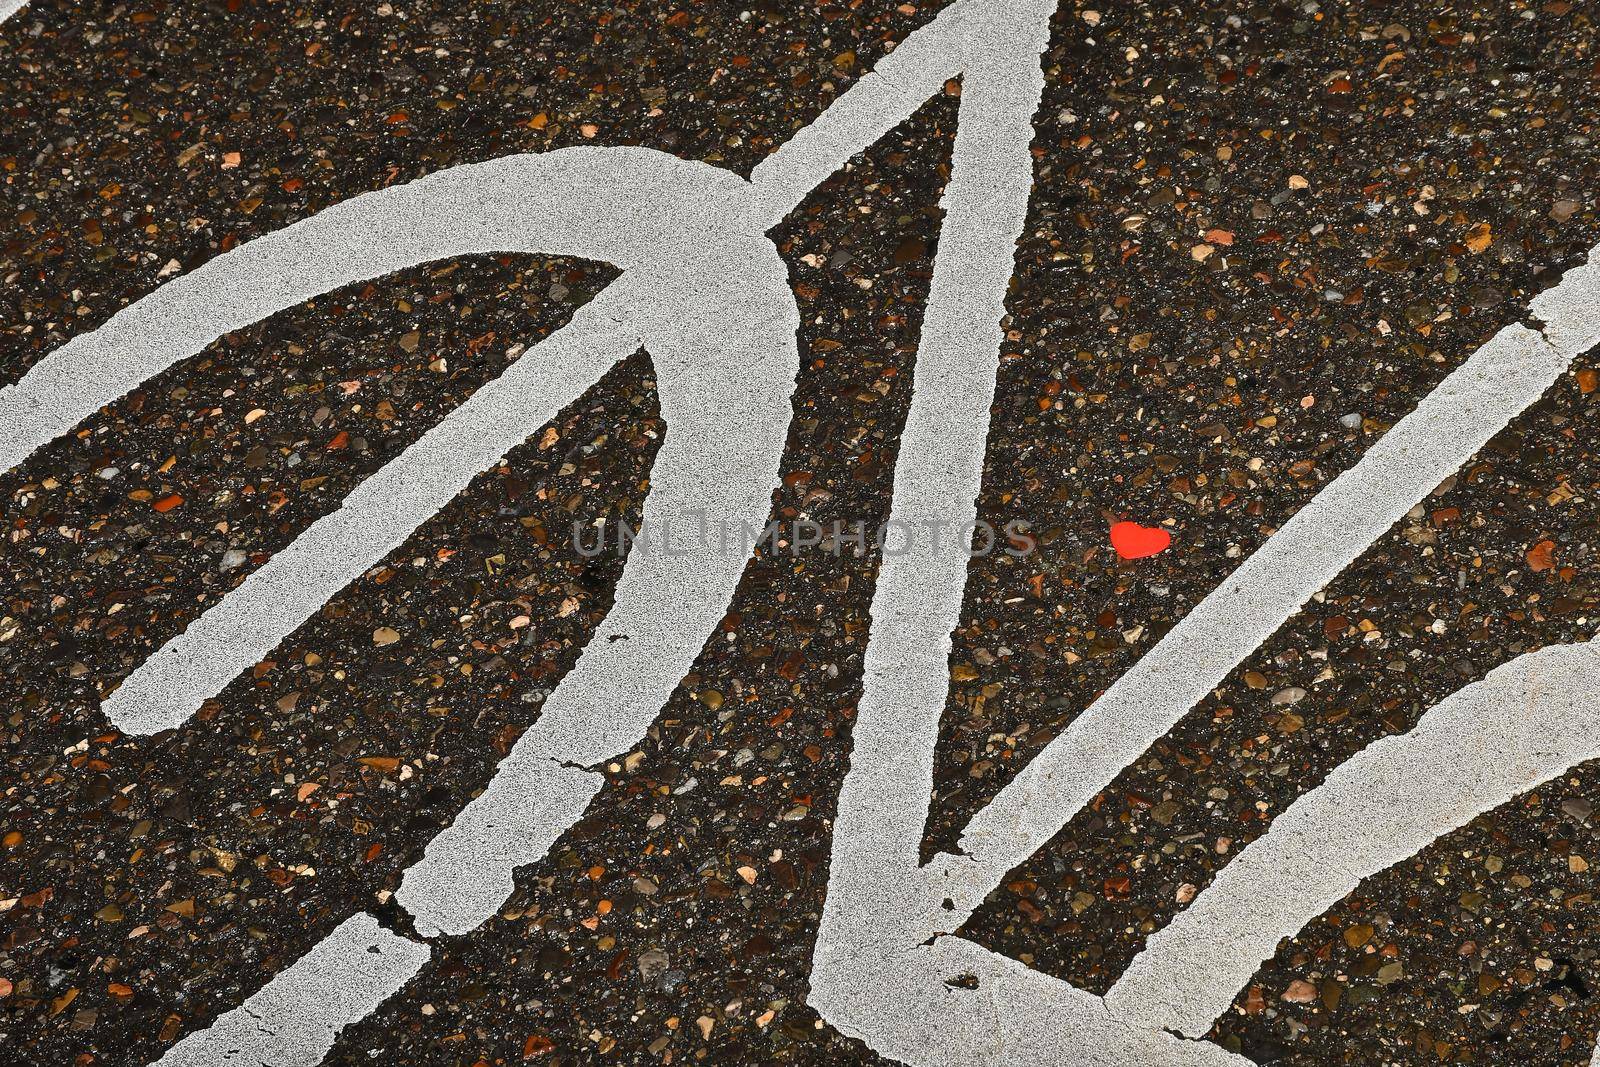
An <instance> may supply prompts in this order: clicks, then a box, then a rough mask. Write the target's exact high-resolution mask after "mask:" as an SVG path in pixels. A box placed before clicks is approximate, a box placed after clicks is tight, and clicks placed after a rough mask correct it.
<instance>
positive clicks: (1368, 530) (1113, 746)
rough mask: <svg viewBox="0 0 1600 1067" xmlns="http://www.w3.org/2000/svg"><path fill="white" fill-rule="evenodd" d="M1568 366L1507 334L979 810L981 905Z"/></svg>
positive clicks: (975, 846) (974, 867) (1545, 347)
mask: <svg viewBox="0 0 1600 1067" xmlns="http://www.w3.org/2000/svg"><path fill="white" fill-rule="evenodd" d="M1568 362H1569V361H1568V359H1567V358H1566V357H1564V356H1562V355H1561V354H1560V353H1558V352H1557V351H1556V350H1555V349H1554V348H1552V347H1551V346H1550V345H1549V344H1547V343H1546V342H1545V341H1544V339H1543V338H1542V337H1540V335H1539V334H1537V333H1535V332H1534V331H1532V330H1530V329H1528V328H1527V327H1524V326H1508V327H1506V328H1505V329H1503V330H1501V331H1500V332H1499V333H1498V334H1496V335H1495V336H1494V337H1493V338H1492V339H1491V340H1490V341H1489V342H1488V343H1486V344H1485V345H1484V346H1483V347H1482V348H1480V349H1478V351H1476V352H1474V353H1473V354H1472V356H1471V357H1470V358H1469V359H1468V360H1467V361H1466V362H1465V363H1464V364H1462V366H1460V367H1459V368H1457V369H1456V370H1455V371H1454V372H1452V373H1451V374H1450V375H1449V377H1447V378H1446V379H1445V380H1444V381H1443V382H1442V383H1440V385H1439V386H1438V387H1437V388H1436V389H1435V390H1434V391H1433V392H1432V393H1430V394H1429V395H1428V396H1427V397H1426V398H1425V399H1424V400H1423V401H1422V403H1420V404H1418V405H1417V408H1416V410H1414V411H1412V412H1411V413H1410V414H1409V415H1407V416H1406V417H1405V418H1403V419H1401V420H1400V421H1399V422H1398V423H1396V424H1395V425H1394V427H1393V428H1391V429H1390V430H1389V432H1388V433H1386V434H1384V435H1383V437H1382V438H1381V439H1380V440H1379V441H1378V443H1377V444H1375V445H1373V446H1372V447H1371V448H1370V449H1368V450H1367V452H1366V454H1365V455H1363V456H1362V457H1361V459H1360V460H1359V461H1358V462H1357V463H1356V465H1355V466H1354V467H1352V468H1350V469H1349V470H1347V471H1345V472H1344V473H1343V474H1341V475H1340V476H1339V477H1338V478H1336V479H1334V480H1333V482H1332V483H1331V484H1329V485H1328V486H1327V487H1326V488H1325V489H1323V490H1322V491H1321V492H1320V493H1318V494H1317V495H1316V497H1315V498H1313V499H1312V501H1311V502H1310V503H1308V504H1306V505H1305V506H1304V507H1303V508H1301V509H1300V510H1299V511H1298V512H1296V513H1295V515H1294V517H1293V518H1292V519H1290V520H1289V521H1288V522H1286V523H1285V524H1284V525H1283V527H1282V528H1281V529H1279V530H1278V532H1277V533H1275V534H1273V535H1272V537H1270V538H1269V539H1268V540H1267V543H1266V544H1264V545H1262V546H1261V548H1260V549H1259V550H1258V551H1257V552H1256V553H1255V554H1254V555H1252V556H1251V557H1250V558H1249V559H1248V560H1246V561H1245V562H1244V564H1243V565H1241V566H1240V567H1239V568H1238V569H1237V570H1235V571H1234V572H1233V573H1232V574H1231V575H1229V576H1228V577H1227V578H1225V579H1224V580H1223V582H1222V584H1221V585H1220V586H1218V587H1217V588H1216V589H1215V590H1214V591H1213V592H1212V593H1211V594H1210V595H1209V596H1207V597H1206V598H1205V599H1204V600H1202V601H1201V602H1200V603H1199V604H1198V605H1196V606H1195V608H1194V609H1193V610H1192V611H1190V612H1189V614H1188V615H1186V616H1185V617H1184V618H1183V620H1182V621H1181V622H1180V623H1179V624H1178V625H1177V626H1175V627H1173V628H1172V629H1171V630H1170V631H1168V633H1167V635H1166V636H1165V637H1164V638H1162V640H1161V641H1160V642H1159V643H1157V645H1156V646H1155V647H1154V648H1153V649H1151V650H1150V651H1149V652H1148V653H1146V654H1145V656H1144V657H1143V658H1142V659H1140V660H1139V662H1138V663H1136V664H1135V665H1134V666H1133V667H1132V668H1131V669H1130V670H1129V671H1128V672H1127V673H1126V674H1124V675H1123V676H1122V677H1121V678H1118V679H1117V681H1116V682H1115V683H1114V684H1113V685H1112V686H1111V687H1110V688H1109V689H1107V690H1106V691H1105V693H1104V694H1103V695H1102V696H1101V697H1100V698H1099V699H1098V700H1096V701H1095V702H1094V703H1093V704H1091V705H1090V706H1089V708H1088V709H1087V710H1086V711H1085V712H1084V713H1083V714H1082V715H1080V716H1078V718H1076V719H1074V720H1073V722H1072V724H1071V725H1070V726H1069V727H1068V728H1067V729H1066V730H1064V731H1062V733H1061V734H1059V735H1058V736H1057V737H1056V738H1055V739H1054V740H1053V741H1051V743H1050V744H1049V745H1047V746H1045V748H1044V750H1043V751H1042V752H1040V753H1039V755H1038V756H1036V757H1035V758H1034V759H1033V761H1032V762H1030V763H1029V764H1028V765H1027V766H1026V767H1024V768H1023V769H1022V771H1020V772H1019V773H1018V774H1017V776H1016V777H1015V778H1014V779H1012V780H1011V782H1009V783H1008V784H1007V785H1006V787H1005V788H1004V789H1002V790H1001V791H1000V793H999V795H998V796H996V797H995V799H994V801H993V802H991V803H990V804H989V806H988V807H986V808H984V809H983V810H982V811H980V812H979V813H978V814H977V815H976V816H974V817H973V819H972V821H971V822H970V823H969V824H968V826H967V829H966V831H965V833H964V834H963V835H962V839H961V845H962V849H963V851H964V852H965V853H966V854H967V855H968V856H969V857H970V858H971V865H970V866H963V865H959V864H957V865H956V867H955V869H956V871H957V872H958V873H957V874H956V878H957V879H959V881H960V883H961V884H960V889H961V891H962V892H963V893H964V894H965V898H964V899H965V900H966V901H967V902H969V903H971V904H973V905H975V904H976V903H977V902H979V901H981V900H982V899H983V897H984V896H987V895H988V893H989V892H990V891H991V890H992V889H993V888H994V887H995V886H996V885H998V884H1000V881H1001V880H1002V879H1003V878H1004V877H1005V875H1006V872H1007V871H1009V870H1011V869H1012V868H1013V867H1015V866H1016V865H1017V864H1018V863H1021V862H1022V861H1023V860H1025V859H1027V858H1028V857H1029V856H1031V855H1032V854H1033V853H1034V852H1036V851H1038V850H1039V849H1040V848H1041V847H1043V846H1044V844H1045V843H1046V842H1048V841H1049V840H1050V838H1051V837H1053V836H1055V834H1056V833H1057V831H1059V830H1060V828H1061V827H1062V826H1063V825H1065V824H1066V822H1067V820H1068V819H1070V818H1072V816H1073V815H1075V814H1076V813H1077V812H1078V811H1079V810H1081V809H1082V808H1083V806H1084V805H1085V804H1087V803H1088V802H1089V801H1090V800H1092V799H1093V798H1094V796H1095V794H1096V793H1098V792H1100V791H1101V790H1102V789H1104V788H1106V786H1108V785H1109V784H1110V783H1111V782H1112V780H1113V779H1115V777H1116V776H1117V775H1118V774H1119V773H1121V772H1122V770H1123V769H1124V768H1126V767H1127V766H1128V765H1130V764H1131V763H1133V761H1134V760H1136V759H1138V758H1139V756H1140V755H1142V754H1143V753H1144V752H1145V750H1146V749H1148V748H1149V747H1150V745H1152V744H1154V743H1155V741H1157V740H1158V739H1159V738H1161V737H1163V736H1165V735H1166V733H1167V731H1169V730H1171V729H1172V727H1173V726H1175V725H1176V724H1177V722H1178V720H1179V719H1181V718H1182V717H1183V716H1184V715H1185V714H1187V713H1188V711H1189V709H1191V708H1193V707H1194V706H1195V705H1196V704H1198V703H1199V702H1200V701H1202V700H1204V699H1205V697H1206V696H1207V695H1208V694H1209V693H1210V692H1211V690H1212V689H1214V688H1216V687H1217V686H1218V685H1220V684H1221V682H1222V680H1223V679H1224V678H1225V677H1226V676H1227V675H1228V673H1229V672H1230V671H1232V670H1233V669H1234V668H1235V667H1236V666H1238V664H1239V663H1240V662H1241V661H1242V660H1243V659H1244V657H1246V656H1247V655H1249V654H1250V653H1251V652H1253V651H1254V650H1255V649H1256V648H1257V647H1258V646H1259V645H1260V644H1261V642H1263V641H1264V640H1266V639H1267V638H1268V637H1269V636H1271V635H1272V634H1273V633H1274V632H1275V631H1276V630H1277V629H1278V628H1279V627H1280V626H1282V625H1283V623H1284V622H1285V620H1287V619H1288V618H1289V617H1290V616H1291V615H1293V614H1294V613H1295V612H1297V611H1299V610H1300V607H1301V605H1303V604H1304V603H1305V602H1306V601H1307V600H1308V599H1310V597H1311V595H1312V594H1313V593H1315V592H1316V591H1317V590H1319V589H1321V588H1322V587H1323V586H1324V585H1326V584H1327V583H1328V582H1329V581H1331V580H1332V579H1333V578H1334V577H1335V576H1337V575H1338V574H1339V573H1340V572H1341V571H1343V570H1344V569H1345V568H1346V567H1347V566H1349V565H1350V563H1351V562H1352V561H1353V560H1354V559H1355V558H1356V557H1358V556H1359V555H1360V554H1361V553H1363V552H1364V551H1366V549H1367V548H1368V547H1369V546H1370V545H1371V544H1372V543H1373V542H1374V541H1376V540H1377V539H1378V538H1379V537H1381V536H1383V534H1384V533H1385V532H1387V531H1388V530H1389V528H1390V527H1391V526H1393V525H1394V524H1395V523H1396V522H1398V521H1399V520H1400V519H1401V518H1402V517H1403V516H1404V515H1405V513H1406V512H1407V511H1409V510H1410V509H1411V508H1412V507H1413V506H1414V505H1415V504H1416V502H1417V501H1419V500H1422V499H1424V498H1425V497H1426V496H1427V494H1428V493H1429V492H1431V491H1432V490H1433V489H1434V487H1436V486H1437V485H1438V484H1439V483H1440V482H1441V481H1443V480H1444V479H1445V478H1446V477H1448V476H1449V475H1450V474H1451V473H1452V472H1454V471H1455V470H1457V469H1458V468H1459V467H1460V466H1461V465H1462V464H1463V463H1465V462H1466V461H1467V460H1468V459H1470V458H1471V457H1472V456H1473V455H1474V454H1475V453H1476V452H1477V451H1478V450H1479V449H1481V448H1482V447H1483V446H1484V445H1485V444H1486V443H1488V441H1489V439H1490V438H1491V437H1493V436H1494V435H1495V434H1497V433H1499V432H1500V430H1502V429H1504V428H1505V426H1506V425H1507V424H1508V423H1509V422H1510V421H1511V420H1512V419H1513V418H1515V417H1516V416H1517V415H1518V414H1519V413H1520V412H1522V411H1523V410H1524V409H1525V408H1526V407H1527V406H1528V405H1529V404H1531V403H1533V402H1534V401H1535V400H1537V399H1538V398H1539V397H1540V396H1541V395H1542V394H1543V393H1544V391H1545V390H1546V389H1548V388H1549V387H1550V385H1551V384H1552V383H1553V382H1555V380H1556V379H1557V378H1558V377H1559V376H1560V375H1561V374H1562V373H1563V372H1564V371H1565V370H1566V369H1567V366H1568Z"/></svg>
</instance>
